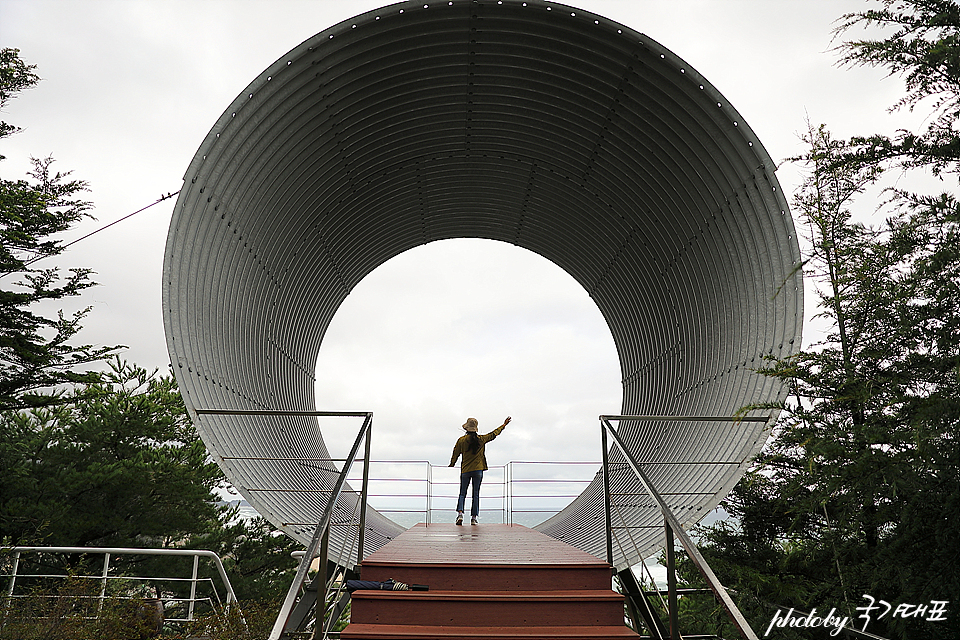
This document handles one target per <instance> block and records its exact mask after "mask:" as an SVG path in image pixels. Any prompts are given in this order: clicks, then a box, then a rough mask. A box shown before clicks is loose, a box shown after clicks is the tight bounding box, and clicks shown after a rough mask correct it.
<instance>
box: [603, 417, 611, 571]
mask: <svg viewBox="0 0 960 640" xmlns="http://www.w3.org/2000/svg"><path fill="white" fill-rule="evenodd" d="M600 441H601V445H600V446H601V448H602V453H603V515H604V519H605V522H606V529H607V534H606V537H607V562H609V563H610V566H613V518H612V516H611V514H610V460H609V455H608V454H607V430H606V429H605V428H604V425H603V424H601V425H600Z"/></svg>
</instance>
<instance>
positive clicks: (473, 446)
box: [450, 416, 511, 524]
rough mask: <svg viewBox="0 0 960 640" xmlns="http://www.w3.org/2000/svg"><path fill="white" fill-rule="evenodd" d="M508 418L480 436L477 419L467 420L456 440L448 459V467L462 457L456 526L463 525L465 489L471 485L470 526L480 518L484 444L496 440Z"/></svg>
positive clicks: (485, 459) (484, 466)
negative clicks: (461, 434) (462, 431)
mask: <svg viewBox="0 0 960 640" xmlns="http://www.w3.org/2000/svg"><path fill="white" fill-rule="evenodd" d="M510 419H511V418H510V416H507V419H506V420H504V421H503V424H502V425H500V426H499V427H497V428H496V429H494V430H493V431H491V432H490V433H485V434H483V435H480V434H479V433H477V425H478V423H477V419H476V418H467V421H466V422H465V423H464V425H463V430H464V431H466V432H467V433H466V434H465V435H463V436H461V437H460V439H459V440H457V444H456V445H454V447H453V455H452V456H451V457H450V466H451V467H452V466H454V465H455V464H456V463H457V458H459V457H460V456H463V461H462V462H461V464H460V498H459V499H458V500H457V524H463V508H464V505H465V503H466V500H467V488H468V487H469V486H470V484H471V483H473V495H472V497H471V502H470V524H477V518H478V517H479V516H480V483H481V482H483V472H484V471H486V470H487V456H486V455H485V448H486V444H487V443H488V442H490V441H491V440H493V439H494V438H496V437H497V436H498V435H500V433H501V432H502V431H503V429H504V427H506V426H507V425H508V424H510Z"/></svg>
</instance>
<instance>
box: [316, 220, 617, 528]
mask: <svg viewBox="0 0 960 640" xmlns="http://www.w3.org/2000/svg"><path fill="white" fill-rule="evenodd" d="M316 377H317V381H316V384H315V389H316V402H317V405H318V406H322V407H354V406H366V407H368V408H369V409H370V410H372V411H373V412H374V414H375V416H376V425H377V436H376V438H374V440H373V457H374V459H375V460H396V459H401V460H411V461H412V460H424V461H426V460H429V461H431V462H432V463H433V464H434V465H441V466H445V465H446V461H447V460H448V459H449V456H450V449H451V447H452V446H453V442H454V441H455V440H456V438H458V437H459V436H460V435H462V431H461V429H460V425H461V424H462V423H463V421H464V419H465V418H466V417H467V415H468V414H469V415H477V417H478V418H480V419H481V428H482V429H484V430H489V429H492V428H493V427H495V426H497V425H494V424H490V422H491V421H493V420H499V419H502V418H503V417H504V415H506V414H507V413H509V414H511V415H512V416H513V417H514V426H513V427H511V429H510V431H509V432H508V435H511V434H512V435H511V437H509V438H504V439H501V440H500V441H499V442H498V446H497V447H496V449H497V451H496V452H493V451H491V458H490V462H491V464H497V465H502V464H505V463H507V462H510V461H514V460H518V461H520V460H522V461H530V460H543V461H555V460H558V459H561V458H562V459H565V460H578V461H582V460H594V461H597V463H598V467H599V460H600V450H599V442H600V440H599V433H598V432H597V428H596V426H597V413H598V411H597V407H604V406H605V407H611V408H612V409H613V410H617V409H619V407H620V402H621V397H620V395H621V383H620V381H621V379H622V375H621V372H620V366H619V361H618V359H617V353H616V346H615V345H614V343H613V337H612V335H611V334H610V329H609V327H608V326H607V325H606V322H605V321H604V319H603V317H602V315H601V314H600V311H599V309H598V308H597V306H596V304H594V302H593V301H592V300H591V299H590V297H589V296H588V295H587V294H586V292H585V291H584V290H583V289H582V287H581V286H580V285H579V284H578V283H577V282H576V281H574V280H573V279H572V278H571V277H570V276H569V274H566V273H564V272H563V271H562V270H561V269H559V268H558V267H557V266H556V265H555V264H553V263H552V262H550V261H548V260H546V259H544V258H543V257H541V256H538V255H536V254H534V253H532V252H529V251H527V250H525V249H522V248H520V247H517V246H516V245H513V244H508V243H504V242H496V241H491V240H479V239H465V238H459V239H451V240H441V241H437V242H432V243H430V244H427V245H423V246H420V247H416V248H414V249H411V250H409V251H406V252H404V253H403V254H400V255H398V256H396V257H394V258H392V259H391V260H389V261H388V262H386V263H385V264H383V265H381V266H380V267H378V268H377V269H375V270H374V271H373V272H372V273H370V274H369V275H368V276H367V277H366V278H364V280H362V281H361V282H360V283H358V285H357V286H356V287H355V288H354V289H353V291H351V293H350V295H349V296H347V298H346V299H345V300H344V302H343V304H342V305H341V306H340V308H339V309H338V310H337V313H336V314H335V315H334V317H333V320H332V321H331V324H330V326H329V327H328V329H327V333H326V334H325V336H324V340H323V344H322V345H321V348H320V353H319V358H318V361H317V367H316ZM501 412H503V414H504V415H499V414H500V413H501ZM497 424H499V423H497ZM355 435H356V434H355V433H351V432H350V431H349V429H342V430H340V432H336V431H333V430H332V429H324V441H325V442H326V443H327V445H328V448H329V449H330V450H331V452H334V454H336V452H337V451H347V450H348V449H349V447H350V445H351V444H352V442H353V438H354V437H355ZM544 469H545V468H544ZM595 470H596V469H594V471H595ZM584 473H586V471H584ZM590 473H592V471H591V472H590ZM580 475H582V474H580ZM421 506H422V505H421ZM435 508H437V509H441V508H442V506H441V505H440V504H438V505H437V506H436V507H435ZM490 508H492V509H493V508H495V503H490ZM421 517H423V514H421Z"/></svg>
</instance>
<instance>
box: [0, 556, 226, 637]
mask: <svg viewBox="0 0 960 640" xmlns="http://www.w3.org/2000/svg"><path fill="white" fill-rule="evenodd" d="M24 554H53V555H67V554H84V555H89V554H93V555H103V563H102V565H101V566H102V570H101V572H100V573H99V574H98V575H72V574H61V573H23V572H21V571H20V565H21V560H22V558H23V555H24ZM0 555H6V556H12V559H11V567H12V568H11V571H10V573H4V574H0V578H7V579H8V582H7V589H6V598H7V600H8V602H9V601H10V600H12V599H15V598H24V597H28V595H29V594H18V593H17V592H16V589H17V584H18V582H20V584H21V585H22V584H23V583H24V582H25V581H28V580H29V581H33V582H37V581H44V582H45V581H49V580H66V579H73V580H84V581H94V582H99V583H100V593H99V595H97V596H92V597H94V598H97V600H98V601H99V602H98V605H97V611H98V612H99V611H100V610H102V608H103V602H104V600H106V599H107V597H108V596H107V585H108V584H109V583H110V581H126V582H131V581H132V582H141V583H154V584H156V583H158V582H160V583H174V584H176V583H183V582H189V583H190V596H189V597H188V598H181V597H175V596H167V597H163V596H162V595H161V597H160V598H159V599H160V600H161V601H162V602H164V603H170V602H173V603H184V602H186V603H187V615H186V617H180V618H166V617H165V622H188V621H192V620H193V619H194V613H195V610H196V604H197V603H198V602H205V603H208V604H209V605H210V606H211V607H212V608H217V607H219V606H229V605H231V604H232V603H235V602H236V601H237V597H236V595H235V594H234V592H233V586H232V585H231V584H230V579H229V578H228V577H227V572H226V571H225V570H224V568H223V562H222V561H221V560H220V556H218V555H217V554H216V553H214V552H212V551H205V550H199V549H138V548H127V547H0ZM116 556H185V557H192V558H193V570H192V572H191V575H190V577H159V576H136V575H111V573H110V569H111V561H112V560H113V559H114V558H115V557H116ZM201 558H204V559H206V560H209V561H210V562H211V563H213V565H214V566H215V567H216V569H217V573H218V574H219V575H220V580H221V583H222V587H223V589H224V596H223V598H221V597H220V594H219V592H218V591H217V587H216V585H215V584H214V582H213V580H212V579H211V578H201V577H199V567H200V559H201ZM204 583H206V584H208V585H209V586H210V589H211V595H209V596H204V597H197V585H198V584H204ZM50 597H56V596H50ZM121 598H123V599H130V598H131V597H130V596H121Z"/></svg>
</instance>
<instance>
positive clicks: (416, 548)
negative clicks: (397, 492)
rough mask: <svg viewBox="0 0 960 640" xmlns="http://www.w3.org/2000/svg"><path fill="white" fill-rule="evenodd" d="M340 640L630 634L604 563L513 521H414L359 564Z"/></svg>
mask: <svg viewBox="0 0 960 640" xmlns="http://www.w3.org/2000/svg"><path fill="white" fill-rule="evenodd" d="M361 577H362V579H364V580H377V581H385V580H388V579H390V578H393V579H394V580H396V581H398V582H404V583H407V584H424V585H428V586H429V587H430V590H429V591H355V592H354V593H353V605H352V609H351V623H350V625H349V626H348V627H347V628H346V629H344V630H343V632H342V633H341V636H340V637H341V638H356V639H367V638H379V639H398V640H399V639H402V640H413V639H418V638H423V639H427V638H444V639H448V640H449V639H454V638H464V639H470V640H480V639H484V638H524V639H527V640H539V639H543V640H547V639H553V638H562V639H575V638H583V639H590V640H605V639H613V638H636V637H637V635H636V634H635V633H634V632H633V631H631V630H630V629H628V628H627V627H626V626H625V625H624V621H623V596H621V595H620V594H618V593H616V592H614V591H613V590H612V588H611V578H612V569H611V567H610V565H608V564H607V563H606V562H603V561H601V560H598V559H597V558H595V557H593V556H591V555H589V554H587V553H584V552H582V551H580V550H579V549H576V548H574V547H571V546H570V545H568V544H565V543H563V542H560V541H558V540H555V539H553V538H550V537H549V536H545V535H543V534H541V533H539V532H537V531H534V530H532V529H528V528H526V527H523V526H520V525H475V526H471V525H463V526H457V525H453V524H431V525H425V524H419V525H417V526H415V527H413V528H412V529H410V530H408V531H406V532H404V533H403V534H401V535H400V536H398V537H397V538H396V539H395V540H393V541H391V542H390V543H389V544H387V545H385V546H384V547H382V548H381V549H380V550H378V551H376V552H375V553H373V554H371V555H370V556H369V557H367V559H366V560H364V561H363V564H362V567H361Z"/></svg>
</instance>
